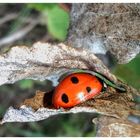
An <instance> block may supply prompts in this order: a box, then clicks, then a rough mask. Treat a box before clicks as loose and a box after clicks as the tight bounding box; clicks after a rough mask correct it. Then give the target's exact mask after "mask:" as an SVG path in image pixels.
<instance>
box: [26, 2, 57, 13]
mask: <svg viewBox="0 0 140 140" xmlns="http://www.w3.org/2000/svg"><path fill="white" fill-rule="evenodd" d="M56 5H57V4H55V3H49V4H47V3H30V4H27V6H28V7H29V8H31V9H36V10H38V11H40V12H42V11H44V10H46V9H48V10H49V9H51V8H53V7H54V6H56Z"/></svg>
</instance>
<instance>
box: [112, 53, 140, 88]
mask: <svg viewBox="0 0 140 140" xmlns="http://www.w3.org/2000/svg"><path fill="white" fill-rule="evenodd" d="M139 66H140V54H139V55H137V57H136V58H135V59H133V60H132V61H130V62H129V63H128V64H124V65H117V68H116V69H115V71H114V73H115V74H116V75H117V76H119V77H121V78H123V80H124V81H126V82H127V83H128V84H129V85H132V86H133V87H135V88H137V89H139V88H140V69H139Z"/></svg>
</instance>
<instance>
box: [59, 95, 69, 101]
mask: <svg viewBox="0 0 140 140" xmlns="http://www.w3.org/2000/svg"><path fill="white" fill-rule="evenodd" d="M61 99H62V101H63V102H64V103H68V102H69V98H68V96H67V94H65V93H63V95H62V97H61Z"/></svg>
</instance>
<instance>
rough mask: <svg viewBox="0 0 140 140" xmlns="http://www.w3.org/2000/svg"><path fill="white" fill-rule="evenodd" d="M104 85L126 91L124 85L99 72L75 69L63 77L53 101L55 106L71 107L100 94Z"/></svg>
mask: <svg viewBox="0 0 140 140" xmlns="http://www.w3.org/2000/svg"><path fill="white" fill-rule="evenodd" d="M104 85H106V86H107V85H110V86H112V87H114V88H116V89H118V90H120V91H125V89H124V88H123V87H121V86H118V85H116V84H114V83H113V82H112V81H110V80H108V79H107V78H106V77H104V76H102V75H101V74H99V73H97V72H89V71H85V70H80V71H76V72H75V71H74V72H72V73H70V74H69V75H68V76H66V77H65V78H64V79H62V81H61V82H60V83H59V84H58V86H57V87H56V88H55V91H54V93H53V97H52V103H53V105H54V107H55V108H71V107H73V106H75V105H78V104H80V103H82V102H84V101H86V100H88V99H91V98H93V97H94V96H96V95H98V94H100V93H101V91H103V89H104Z"/></svg>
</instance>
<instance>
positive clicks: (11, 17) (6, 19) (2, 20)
mask: <svg viewBox="0 0 140 140" xmlns="http://www.w3.org/2000/svg"><path fill="white" fill-rule="evenodd" d="M17 17H18V14H16V13H12V14H8V15H6V16H4V17H3V18H1V19H0V25H2V24H4V23H6V22H8V21H10V20H13V19H15V18H17Z"/></svg>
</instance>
